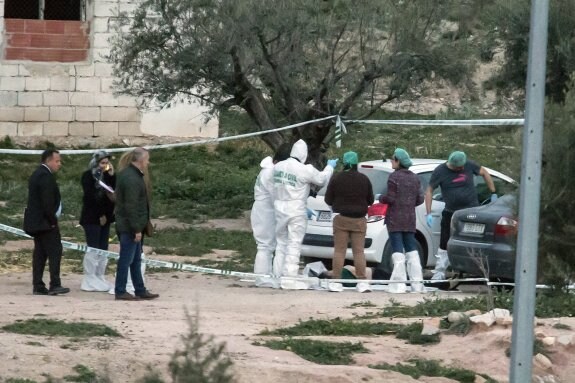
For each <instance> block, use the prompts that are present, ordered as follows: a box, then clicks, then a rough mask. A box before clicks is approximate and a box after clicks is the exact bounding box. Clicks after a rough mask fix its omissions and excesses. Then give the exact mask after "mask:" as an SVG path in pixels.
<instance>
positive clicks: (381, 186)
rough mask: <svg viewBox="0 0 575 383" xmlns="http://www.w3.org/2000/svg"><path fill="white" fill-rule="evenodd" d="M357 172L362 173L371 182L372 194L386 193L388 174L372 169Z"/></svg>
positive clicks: (362, 169) (360, 169)
mask: <svg viewBox="0 0 575 383" xmlns="http://www.w3.org/2000/svg"><path fill="white" fill-rule="evenodd" d="M359 172H360V173H363V174H365V175H366V176H367V178H369V180H370V181H371V186H372V187H373V194H386V193H387V180H388V178H389V174H390V173H388V172H386V171H385V170H382V169H373V168H359Z"/></svg>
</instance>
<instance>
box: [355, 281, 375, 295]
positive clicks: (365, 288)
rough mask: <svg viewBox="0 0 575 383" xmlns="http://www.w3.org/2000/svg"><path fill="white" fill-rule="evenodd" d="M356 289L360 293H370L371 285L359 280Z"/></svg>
mask: <svg viewBox="0 0 575 383" xmlns="http://www.w3.org/2000/svg"><path fill="white" fill-rule="evenodd" d="M355 289H356V290H357V292H359V293H370V292H371V286H370V285H369V283H365V282H359V283H358V284H357V285H356V286H355Z"/></svg>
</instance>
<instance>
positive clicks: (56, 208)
mask: <svg viewBox="0 0 575 383" xmlns="http://www.w3.org/2000/svg"><path fill="white" fill-rule="evenodd" d="M61 167H62V162H61V159H60V153H59V152H58V151H57V150H55V149H48V150H45V151H44V152H43V153H42V163H41V164H40V166H38V168H36V170H35V171H34V173H32V175H31V176H30V179H29V180H28V206H27V207H26V210H25V212H24V231H25V232H26V233H27V234H29V235H31V236H32V237H34V254H33V259H32V284H33V290H32V293H33V294H34V295H58V294H66V293H68V292H70V289H68V288H66V287H62V283H61V281H60V261H61V259H62V242H61V237H60V229H59V227H58V217H59V216H60V213H61V211H62V201H61V200H60V189H59V188H58V184H57V183H56V179H55V177H54V173H56V172H57V171H58V170H60V168H61ZM46 261H48V263H49V269H50V288H49V289H47V288H46V285H45V284H44V281H42V276H43V274H44V268H45V267H46Z"/></svg>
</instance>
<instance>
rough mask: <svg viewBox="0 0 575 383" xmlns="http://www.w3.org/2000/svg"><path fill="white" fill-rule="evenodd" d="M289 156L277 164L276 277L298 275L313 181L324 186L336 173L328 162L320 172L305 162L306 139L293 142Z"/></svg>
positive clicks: (275, 178) (275, 188)
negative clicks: (308, 201) (308, 200)
mask: <svg viewBox="0 0 575 383" xmlns="http://www.w3.org/2000/svg"><path fill="white" fill-rule="evenodd" d="M290 156H291V157H290V158H288V159H287V160H285V161H281V162H278V163H277V164H276V165H275V166H274V191H275V202H274V207H275V218H276V241H277V246H276V253H275V258H274V262H273V273H274V276H276V277H280V276H287V277H294V276H297V274H298V270H299V258H300V251H301V244H302V242H303V237H304V235H305V230H306V227H307V214H306V202H307V198H308V196H309V191H310V184H315V185H318V186H323V185H325V184H327V182H328V181H329V179H330V177H331V175H332V174H333V168H332V167H331V166H329V165H328V166H326V167H325V168H324V169H323V171H321V172H320V171H319V170H317V169H316V168H314V167H313V165H304V164H305V161H306V159H307V144H306V143H305V142H304V141H303V140H298V141H297V142H296V143H295V144H294V145H293V147H292V150H291V153H290ZM282 287H284V286H283V285H282ZM284 288H287V287H284Z"/></svg>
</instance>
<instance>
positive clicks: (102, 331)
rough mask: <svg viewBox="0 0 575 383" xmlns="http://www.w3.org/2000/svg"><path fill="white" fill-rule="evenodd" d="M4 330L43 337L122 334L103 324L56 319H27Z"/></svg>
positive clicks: (6, 326)
mask: <svg viewBox="0 0 575 383" xmlns="http://www.w3.org/2000/svg"><path fill="white" fill-rule="evenodd" d="M2 330H4V331H8V332H13V333H17V334H29V335H43V336H69V337H93V336H114V337H117V336H120V334H119V333H118V332H117V331H116V330H114V329H112V328H110V327H108V326H106V325H103V324H95V323H87V322H64V321H61V320H55V319H44V318H39V319H27V320H25V321H17V322H15V323H12V324H8V325H5V326H3V327H2Z"/></svg>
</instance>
